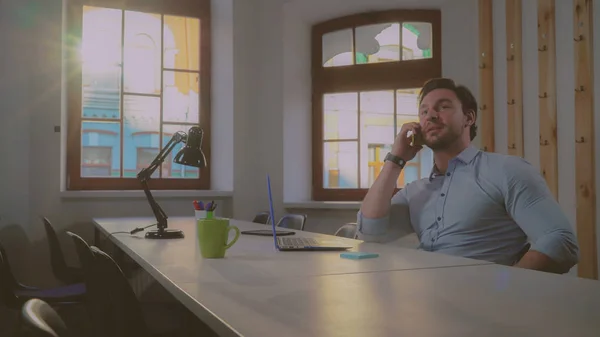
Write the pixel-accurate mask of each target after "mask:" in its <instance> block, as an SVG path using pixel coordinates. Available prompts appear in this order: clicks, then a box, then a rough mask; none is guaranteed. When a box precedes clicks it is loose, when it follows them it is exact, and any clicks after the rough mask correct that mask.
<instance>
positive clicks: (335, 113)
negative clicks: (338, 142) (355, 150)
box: [323, 92, 358, 140]
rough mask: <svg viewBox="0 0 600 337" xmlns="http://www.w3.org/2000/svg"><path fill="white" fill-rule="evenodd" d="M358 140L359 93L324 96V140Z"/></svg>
mask: <svg viewBox="0 0 600 337" xmlns="http://www.w3.org/2000/svg"><path fill="white" fill-rule="evenodd" d="M357 138H358V93H355V92H352V93H344V94H325V95H324V96H323V139H325V140H328V139H357Z"/></svg>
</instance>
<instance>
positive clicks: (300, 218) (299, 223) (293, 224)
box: [277, 214, 307, 231]
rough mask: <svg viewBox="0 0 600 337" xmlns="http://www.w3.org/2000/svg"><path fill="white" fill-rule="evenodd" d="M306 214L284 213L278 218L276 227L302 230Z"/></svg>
mask: <svg viewBox="0 0 600 337" xmlns="http://www.w3.org/2000/svg"><path fill="white" fill-rule="evenodd" d="M306 218H307V216H306V215H305V214H286V215H284V216H282V217H281V219H279V222H278V223H277V227H283V228H290V229H297V230H301V231H303V230H304V224H305V223H306Z"/></svg>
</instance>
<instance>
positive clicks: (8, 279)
mask: <svg viewBox="0 0 600 337" xmlns="http://www.w3.org/2000/svg"><path fill="white" fill-rule="evenodd" d="M17 287H18V282H17V280H16V278H15V275H14V274H13V272H12V269H11V267H10V263H9V262H8V256H7V255H6V250H5V249H4V246H2V243H0V303H4V304H5V305H6V306H9V307H13V308H14V307H15V306H17V304H18V302H19V301H18V300H19V299H18V298H17V295H16V294H15V289H16V288H17Z"/></svg>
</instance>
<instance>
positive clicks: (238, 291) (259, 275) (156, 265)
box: [94, 218, 600, 337]
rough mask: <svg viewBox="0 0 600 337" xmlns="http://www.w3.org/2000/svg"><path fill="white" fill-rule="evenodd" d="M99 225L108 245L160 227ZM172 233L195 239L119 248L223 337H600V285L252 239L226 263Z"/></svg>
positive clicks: (449, 261) (136, 222) (406, 253)
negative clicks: (287, 248) (351, 256)
mask: <svg viewBox="0 0 600 337" xmlns="http://www.w3.org/2000/svg"><path fill="white" fill-rule="evenodd" d="M94 222H95V223H96V225H97V227H98V229H99V230H100V231H102V232H103V233H104V234H108V233H112V232H115V231H129V230H131V229H133V228H135V227H143V226H146V225H149V224H152V223H153V219H151V218H126V219H94ZM231 223H232V224H234V225H236V226H238V227H239V228H240V230H249V229H265V228H269V227H266V226H264V225H260V224H253V223H250V222H244V221H235V220H232V221H231ZM169 227H170V228H179V229H182V230H183V231H184V233H185V234H186V237H185V238H184V239H173V240H149V239H144V238H143V235H144V233H143V232H141V233H139V234H137V235H136V236H130V235H127V234H115V235H112V236H111V240H112V241H113V242H114V243H115V244H116V245H117V246H118V247H119V248H120V249H122V250H123V251H124V252H125V253H126V254H128V255H129V256H130V257H131V258H133V259H134V260H135V261H136V262H137V263H139V264H140V265H141V266H142V267H143V268H144V269H146V270H147V271H148V272H149V273H150V274H151V275H152V276H153V277H154V278H156V280H157V281H158V282H160V283H161V284H162V285H163V286H164V287H165V288H166V289H167V290H168V291H169V292H171V293H172V294H173V295H174V296H175V297H176V298H177V299H178V300H180V301H181V302H182V303H183V304H184V305H186V306H187V307H188V308H189V309H190V310H191V311H192V312H193V313H195V314H196V315H197V316H198V317H199V318H200V319H202V320H203V321H204V322H206V323H207V324H208V325H209V326H210V327H211V328H213V329H214V330H215V331H216V332H218V333H219V334H220V335H223V336H237V335H242V336H248V337H251V336H282V335H285V336H400V335H403V336H404V335H406V336H431V337H437V336H451V337H452V336H513V335H515V336H516V335H527V336H538V335H539V336H544V337H545V336H563V335H568V336H579V335H581V336H587V335H585V334H584V332H586V331H587V332H589V333H590V335H591V331H592V330H591V328H592V327H595V328H596V330H597V331H596V332H595V336H598V335H599V334H600V319H597V317H600V316H599V315H600V314H599V313H600V283H598V282H596V281H588V280H581V279H575V278H573V277H571V276H559V275H550V274H545V273H540V272H533V271H527V270H520V269H516V268H509V267H502V266H496V265H492V264H489V263H487V262H484V261H477V260H471V259H464V258H460V257H452V256H447V255H441V254H435V253H428V252H422V251H416V250H412V249H404V248H399V247H392V246H387V245H379V244H372V243H363V242H360V241H356V240H349V241H350V242H353V243H355V244H356V245H357V247H356V250H360V251H368V252H377V253H379V254H380V257H379V258H376V259H367V260H362V261H352V260H346V259H341V258H340V257H339V254H340V252H278V251H276V250H275V249H274V247H273V239H272V238H271V237H258V236H247V235H242V236H240V239H239V241H238V242H237V243H236V244H235V245H234V246H233V247H232V248H231V249H230V250H229V251H228V252H227V256H226V258H225V259H202V258H201V257H200V255H199V248H198V245H197V240H196V230H195V225H194V220H193V218H170V219H169ZM296 235H299V236H307V237H310V236H320V234H316V233H309V232H297V234H296ZM444 267H452V268H444ZM359 314H360V315H359ZM363 315H366V317H367V318H365V319H359V316H360V317H362V316H363ZM592 316H593V318H592ZM561 324H564V325H565V326H567V327H570V328H569V329H568V330H561V328H560V327H561ZM565 329H566V328H565ZM578 329H581V330H578ZM549 332H551V333H550V334H548V333H549ZM556 332H561V333H559V334H557V333H556ZM562 332H565V333H566V334H565V333H562ZM577 332H581V333H580V334H578V333H577Z"/></svg>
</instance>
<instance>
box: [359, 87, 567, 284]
mask: <svg viewBox="0 0 600 337" xmlns="http://www.w3.org/2000/svg"><path fill="white" fill-rule="evenodd" d="M476 111H477V101H476V100H475V98H474V97H473V95H472V94H471V92H470V91H469V90H468V89H467V88H466V87H464V86H457V85H456V84H455V83H454V81H452V80H450V79H444V78H440V79H433V80H430V81H428V82H427V83H425V85H424V87H423V88H422V89H421V92H420V94H419V123H407V124H404V125H402V128H401V129H400V132H399V134H398V135H397V136H396V139H395V140H394V144H393V145H392V150H391V152H390V153H389V154H388V155H387V156H386V159H385V164H384V166H383V168H382V170H381V173H380V174H379V176H378V178H377V179H376V180H375V182H374V183H373V185H372V186H371V188H370V189H369V191H368V193H367V195H366V196H365V198H364V200H363V202H362V206H361V209H360V211H359V212H358V225H359V231H358V234H359V238H361V239H363V240H365V241H376V242H389V241H391V240H394V239H396V238H398V237H399V236H400V235H401V234H403V233H404V234H406V233H408V232H412V231H414V232H416V234H417V236H418V237H419V241H420V245H419V248H420V249H423V250H427V251H434V252H439V253H443V254H450V255H458V256H464V257H469V258H474V259H480V260H486V261H491V262H495V263H499V264H504V265H515V266H517V267H522V268H528V269H535V270H541V271H547V272H554V273H565V272H568V271H569V269H571V267H573V266H574V265H575V264H577V262H578V259H579V248H578V245H577V239H576V237H575V235H574V233H573V230H572V228H571V225H570V224H569V221H568V219H567V218H566V216H565V214H564V213H563V212H562V211H561V208H560V206H559V205H558V203H557V202H556V201H555V199H554V197H553V195H552V194H551V193H550V191H549V189H548V187H547V185H546V182H545V180H544V179H543V177H542V176H541V175H540V174H539V172H538V170H537V169H536V168H535V167H533V166H532V165H530V164H529V163H527V162H526V161H525V160H524V159H522V158H520V157H515V156H508V155H503V154H499V153H489V152H483V151H480V150H479V149H477V148H476V147H474V146H473V145H471V141H472V140H473V138H474V137H475V136H476V134H477V126H476V125H475V122H476V120H477V112H476ZM409 131H411V132H413V133H415V134H416V135H417V136H420V138H421V140H422V142H423V144H424V145H426V146H427V147H429V148H430V149H431V150H432V151H433V156H434V163H435V165H434V168H433V171H432V172H431V175H430V176H429V177H428V178H423V179H420V180H417V181H415V182H412V183H410V184H407V185H406V186H405V187H404V188H403V189H401V190H400V191H398V193H396V194H395V195H394V189H395V187H396V181H397V180H398V176H399V175H400V172H401V171H402V168H403V167H404V164H405V163H406V162H407V161H410V160H411V159H413V158H414V157H415V155H416V154H417V153H418V152H419V150H421V148H422V147H421V146H420V144H414V143H413V144H412V146H411V141H412V139H411V137H410V135H409ZM416 138H417V139H418V138H419V137H416ZM528 242H530V244H531V247H530V248H529V244H528ZM528 248H529V249H528Z"/></svg>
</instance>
